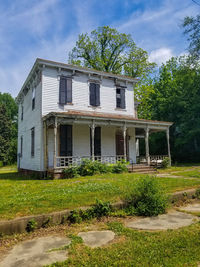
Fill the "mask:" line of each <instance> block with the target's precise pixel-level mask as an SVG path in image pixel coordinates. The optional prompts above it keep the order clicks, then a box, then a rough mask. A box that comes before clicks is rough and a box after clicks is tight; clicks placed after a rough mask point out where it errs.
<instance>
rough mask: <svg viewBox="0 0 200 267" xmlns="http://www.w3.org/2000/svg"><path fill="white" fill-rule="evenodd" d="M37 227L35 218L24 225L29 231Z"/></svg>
mask: <svg viewBox="0 0 200 267" xmlns="http://www.w3.org/2000/svg"><path fill="white" fill-rule="evenodd" d="M36 227H37V222H36V221H35V219H31V220H30V221H28V223H27V226H26V231H27V232H28V233H29V232H33V231H34V230H35V229H36Z"/></svg>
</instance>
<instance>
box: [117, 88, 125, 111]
mask: <svg viewBox="0 0 200 267" xmlns="http://www.w3.org/2000/svg"><path fill="white" fill-rule="evenodd" d="M116 107H117V108H123V109H125V108H126V103H125V88H117V89H116Z"/></svg>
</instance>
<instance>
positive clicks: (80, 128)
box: [72, 125, 90, 157]
mask: <svg viewBox="0 0 200 267" xmlns="http://www.w3.org/2000/svg"><path fill="white" fill-rule="evenodd" d="M72 134H73V156H80V157H81V156H90V128H89V126H88V125H73V128H72Z"/></svg>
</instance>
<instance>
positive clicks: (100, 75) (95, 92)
mask: <svg viewBox="0 0 200 267" xmlns="http://www.w3.org/2000/svg"><path fill="white" fill-rule="evenodd" d="M136 83H137V79H133V78H130V77H127V76H123V75H116V74H112V73H106V72H101V71H97V70H93V69H88V68H82V67H79V66H72V65H69V64H64V63H59V62H53V61H49V60H44V59H37V60H36V61H35V63H34V65H33V67H32V69H31V71H30V73H29V75H28V77H27V79H26V81H25V82H24V85H23V86H22V88H21V90H20V92H19V94H18V96H17V102H18V105H19V116H18V117H19V121H18V168H19V169H21V170H32V171H39V172H43V173H45V172H46V171H52V170H53V171H60V170H61V169H62V168H65V167H67V166H69V165H70V164H79V163H80V162H81V160H82V159H83V158H90V159H92V160H100V161H102V162H109V163H114V162H116V160H120V159H122V158H124V159H127V160H129V161H130V162H132V163H136V156H138V151H137V150H138V149H137V143H138V142H137V140H138V138H145V141H146V142H145V144H146V159H145V160H146V163H147V164H150V161H151V160H153V158H152V157H151V156H150V155H149V134H150V133H151V132H155V131H166V137H167V143H168V156H169V157H170V148H169V127H170V126H171V125H172V123H170V122H161V121H150V120H143V119H138V118H137V114H136V109H135V103H134V86H135V84H136Z"/></svg>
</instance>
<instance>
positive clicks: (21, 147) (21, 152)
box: [20, 136, 23, 157]
mask: <svg viewBox="0 0 200 267" xmlns="http://www.w3.org/2000/svg"><path fill="white" fill-rule="evenodd" d="M22 155H23V136H21V144H20V156H21V157H22Z"/></svg>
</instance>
